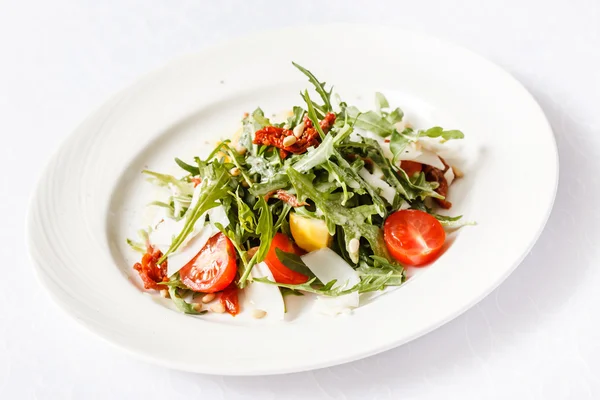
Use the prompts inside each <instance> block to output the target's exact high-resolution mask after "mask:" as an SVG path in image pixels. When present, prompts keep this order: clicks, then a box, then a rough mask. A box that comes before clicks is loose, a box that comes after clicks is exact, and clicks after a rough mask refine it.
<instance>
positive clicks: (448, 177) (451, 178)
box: [444, 167, 454, 186]
mask: <svg viewBox="0 0 600 400" xmlns="http://www.w3.org/2000/svg"><path fill="white" fill-rule="evenodd" d="M444 178H446V182H448V186H450V185H452V182H454V170H453V169H452V167H450V168H448V171H446V172H445V173H444Z"/></svg>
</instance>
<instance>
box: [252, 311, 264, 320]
mask: <svg viewBox="0 0 600 400" xmlns="http://www.w3.org/2000/svg"><path fill="white" fill-rule="evenodd" d="M266 315H267V312H266V311H265V310H252V316H253V317H254V318H256V319H261V318H264V317H265V316H266Z"/></svg>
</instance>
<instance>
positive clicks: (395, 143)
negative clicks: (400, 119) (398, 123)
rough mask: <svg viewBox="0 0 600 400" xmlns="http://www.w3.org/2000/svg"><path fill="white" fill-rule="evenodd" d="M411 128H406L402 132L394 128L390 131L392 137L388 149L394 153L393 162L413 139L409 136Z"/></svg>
mask: <svg viewBox="0 0 600 400" xmlns="http://www.w3.org/2000/svg"><path fill="white" fill-rule="evenodd" d="M411 132H412V129H410V128H407V129H405V130H404V131H403V132H402V133H400V132H398V131H397V130H394V132H393V133H392V138H391V139H390V150H391V151H392V154H393V155H394V160H393V162H394V163H397V162H398V158H399V157H400V156H401V155H402V152H403V151H404V149H405V148H406V146H407V145H408V144H409V143H410V142H411V141H413V139H412V138H411V136H410V133H411Z"/></svg>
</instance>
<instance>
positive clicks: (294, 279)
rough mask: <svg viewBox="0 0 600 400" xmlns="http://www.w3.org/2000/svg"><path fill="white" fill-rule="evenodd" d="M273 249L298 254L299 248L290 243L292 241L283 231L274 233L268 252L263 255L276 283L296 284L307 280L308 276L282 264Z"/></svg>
mask: <svg viewBox="0 0 600 400" xmlns="http://www.w3.org/2000/svg"><path fill="white" fill-rule="evenodd" d="M275 249H280V250H281V251H285V252H286V253H295V254H298V255H300V254H301V252H300V250H299V249H298V248H297V247H296V246H295V245H294V244H293V243H292V241H291V240H290V239H289V238H288V237H287V236H286V235H284V234H283V233H276V234H275V237H273V241H272V242H271V247H270V248H269V252H268V253H267V256H266V257H265V264H267V267H269V270H270V271H271V273H272V274H273V279H275V282H278V283H287V284H292V285H297V284H299V283H304V282H306V281H308V276H306V275H304V274H301V273H300V272H296V271H293V270H291V269H289V268H288V267H286V266H285V265H283V264H282V262H281V261H279V258H278V257H277V253H276V252H275Z"/></svg>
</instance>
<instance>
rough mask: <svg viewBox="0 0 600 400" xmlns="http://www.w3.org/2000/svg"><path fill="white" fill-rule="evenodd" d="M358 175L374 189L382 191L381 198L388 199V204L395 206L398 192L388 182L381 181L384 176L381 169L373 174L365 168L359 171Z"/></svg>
mask: <svg viewBox="0 0 600 400" xmlns="http://www.w3.org/2000/svg"><path fill="white" fill-rule="evenodd" d="M358 174H359V175H360V177H361V178H363V179H364V180H365V182H367V183H368V184H369V185H371V186H372V187H374V188H376V189H381V197H383V198H384V199H386V200H387V201H388V203H390V204H394V197H395V196H396V191H395V190H394V188H393V187H391V186H390V185H389V184H388V183H387V182H386V181H384V180H383V179H381V177H382V176H383V174H381V170H380V169H379V168H376V169H375V170H374V171H373V173H372V174H371V173H370V172H369V171H368V170H367V169H366V168H363V169H361V170H360V171H358Z"/></svg>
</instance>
